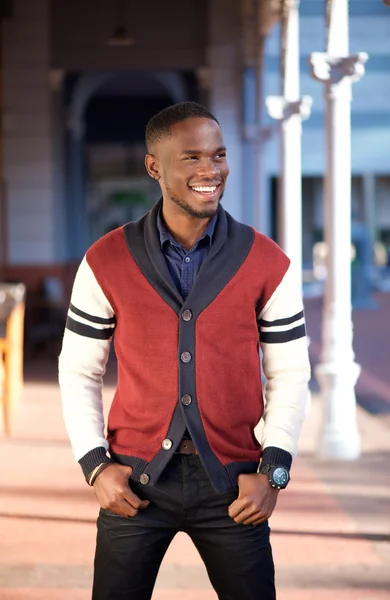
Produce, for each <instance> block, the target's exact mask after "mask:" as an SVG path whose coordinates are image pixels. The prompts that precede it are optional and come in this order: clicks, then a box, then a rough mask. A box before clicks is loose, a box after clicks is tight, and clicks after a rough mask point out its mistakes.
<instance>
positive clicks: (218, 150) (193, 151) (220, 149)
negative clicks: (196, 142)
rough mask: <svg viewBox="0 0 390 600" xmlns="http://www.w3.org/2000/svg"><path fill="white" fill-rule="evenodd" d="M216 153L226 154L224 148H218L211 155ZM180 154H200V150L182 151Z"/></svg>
mask: <svg viewBox="0 0 390 600" xmlns="http://www.w3.org/2000/svg"><path fill="white" fill-rule="evenodd" d="M218 152H226V148H225V146H220V147H219V148H216V150H214V151H213V154H218ZM182 154H202V150H183V151H182Z"/></svg>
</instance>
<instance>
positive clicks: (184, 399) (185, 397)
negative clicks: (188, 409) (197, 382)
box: [181, 394, 192, 406]
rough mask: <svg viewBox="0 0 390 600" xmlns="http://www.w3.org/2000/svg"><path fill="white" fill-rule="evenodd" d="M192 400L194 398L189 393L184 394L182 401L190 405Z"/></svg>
mask: <svg viewBox="0 0 390 600" xmlns="http://www.w3.org/2000/svg"><path fill="white" fill-rule="evenodd" d="M191 402H192V398H191V396H190V395H189V394H184V396H182V397H181V403H182V404H184V406H189V405H190V404H191Z"/></svg>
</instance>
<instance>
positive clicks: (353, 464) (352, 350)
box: [0, 0, 390, 600]
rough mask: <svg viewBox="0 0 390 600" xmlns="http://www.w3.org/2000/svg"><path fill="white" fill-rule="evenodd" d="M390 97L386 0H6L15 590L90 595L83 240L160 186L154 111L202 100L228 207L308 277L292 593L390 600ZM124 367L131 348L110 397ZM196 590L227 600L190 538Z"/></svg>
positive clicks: (0, 107) (2, 540) (8, 591)
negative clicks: (83, 449) (64, 365)
mask: <svg viewBox="0 0 390 600" xmlns="http://www.w3.org/2000/svg"><path fill="white" fill-rule="evenodd" d="M351 89H352V97H351ZM351 98H352V102H351ZM389 98H390V2H388V1H386V0H385V1H384V0H350V1H349V2H348V1H347V0H301V2H298V1H297V0H197V2H181V1H179V0H169V1H166V2H161V1H158V0H149V2H147V3H146V2H144V3H142V2H133V1H131V0H83V1H81V2H80V1H76V0H0V111H1V120H0V358H1V360H0V399H1V402H0V405H1V407H2V416H1V417H0V425H1V428H0V455H1V457H2V459H3V460H2V461H0V465H1V466H0V481H1V484H0V531H1V532H2V535H1V536H0V598H2V599H18V598H23V599H24V598H37V599H38V598H39V599H40V600H41V599H42V600H44V599H45V598H53V599H59V600H61V598H65V597H66V598H67V599H70V600H73V599H76V598H77V599H78V598H80V599H81V598H88V597H89V595H88V587H89V585H90V577H91V564H92V556H93V541H94V518H95V513H96V506H95V501H94V498H93V495H92V493H91V490H90V489H89V488H86V486H85V484H84V482H83V480H82V475H81V471H80V472H79V467H78V466H77V464H75V463H74V461H73V458H72V455H71V452H70V449H69V444H68V441H67V437H66V433H65V431H64V427H63V424H62V419H61V407H60V400H59V393H58V387H57V384H56V376H57V375H56V368H57V357H58V353H59V351H60V347H61V337H62V333H63V328H64V323H65V318H66V312H67V306H68V302H69V297H70V292H71V286H72V282H73V278H74V275H75V272H76V269H77V267H78V264H79V263H80V261H81V259H82V257H83V255H84V253H85V251H86V249H87V248H88V247H89V246H90V245H91V244H92V243H93V242H94V241H95V240H96V239H98V238H99V237H101V236H102V235H104V234H105V233H107V232H108V231H110V230H111V229H113V228H115V227H118V226H119V225H121V224H123V223H125V222H127V221H130V220H135V219H138V218H139V217H140V216H142V215H143V214H144V213H145V212H146V211H147V210H148V209H149V208H150V207H151V206H152V205H153V203H154V202H155V201H156V200H157V199H158V197H159V188H158V187H157V185H156V183H155V182H154V181H152V180H151V179H150V178H149V177H148V176H147V174H146V171H145V168H144V156H145V144H144V131H145V126H146V123H147V121H148V120H149V119H150V117H151V116H152V115H153V114H155V113H156V112H158V111H159V110H161V109H162V108H164V107H166V106H168V105H171V104H173V103H176V102H181V101H186V100H193V101H197V102H200V103H202V104H204V105H205V106H206V107H208V108H209V109H210V110H211V111H212V112H213V113H214V114H215V115H216V117H217V118H218V119H219V121H220V123H221V126H222V129H223V133H224V138H225V143H226V146H227V150H228V160H229V164H230V169H231V174H230V177H229V183H228V187H227V191H226V193H225V195H224V199H223V203H224V206H225V208H226V210H227V211H228V212H230V213H231V214H232V215H233V216H234V217H235V218H236V219H238V220H240V221H243V222H245V223H247V224H249V225H252V226H253V227H255V228H256V229H258V230H259V231H261V232H262V233H265V234H266V235H268V236H270V237H272V238H273V239H274V240H276V241H277V242H278V243H279V244H280V245H281V246H282V248H283V249H284V250H285V251H286V252H287V254H288V255H289V256H291V258H292V259H293V261H294V262H295V264H296V266H297V272H298V273H299V275H300V276H301V278H302V289H303V294H304V302H305V309H306V316H307V323H308V334H309V351H310V357H311V360H312V364H313V379H312V382H311V392H312V400H311V405H310V409H309V410H308V418H307V422H306V424H305V428H304V433H303V436H302V442H301V452H300V455H299V458H298V459H297V461H296V463H295V464H296V466H295V467H294V469H295V470H294V474H293V480H294V479H295V484H294V482H293V484H294V485H293V484H292V485H290V488H289V489H288V490H286V493H285V494H283V496H282V497H281V500H280V508H279V510H278V511H277V513H275V516H274V517H273V522H272V523H271V525H273V529H274V541H273V543H274V552H275V557H276V562H277V565H280V569H279V570H278V578H279V579H278V586H279V587H280V596H279V597H280V599H281V600H293V599H299V600H305V599H306V598H313V599H315V600H321V599H328V598H331V595H333V596H334V595H335V594H336V595H337V598H338V599H339V600H344V599H345V600H347V599H348V598H352V597H354V598H359V599H360V598H362V599H367V600H375V599H382V598H390V539H389V535H390V474H389V467H388V465H389V459H390V435H389V434H390V368H389V367H390V364H389V363H390V101H389ZM351 304H352V307H353V311H352V316H351ZM115 377H116V374H115V358H114V356H113V357H111V359H110V362H109V365H108V370H107V377H106V388H105V406H106V409H107V408H108V406H109V403H110V399H111V396H112V391H113V386H114V385H115ZM179 596H180V598H181V599H184V600H191V599H195V598H196V599H197V600H198V599H199V600H201V599H202V598H204V599H212V598H215V595H213V592H212V591H211V588H210V587H209V584H208V581H207V577H206V575H205V572H204V570H203V567H202V565H201V564H200V562H199V559H198V557H197V555H196V553H195V550H194V549H192V547H191V545H190V544H189V543H188V541H187V540H186V538H184V537H180V536H178V538H177V540H175V542H174V545H173V547H172V549H170V550H169V553H168V555H167V558H166V561H165V562H164V566H163V569H162V571H161V574H160V577H159V583H158V586H157V590H156V593H155V596H154V597H155V598H156V599H160V600H162V599H175V598H179Z"/></svg>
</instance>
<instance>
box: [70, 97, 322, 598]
mask: <svg viewBox="0 0 390 600" xmlns="http://www.w3.org/2000/svg"><path fill="white" fill-rule="evenodd" d="M146 144H147V150H148V154H147V156H146V159H145V164H146V169H147V172H148V174H149V175H150V176H151V177H153V178H154V179H156V180H157V181H158V182H159V184H160V187H161V192H162V199H161V200H160V201H159V202H158V203H157V204H156V205H155V206H154V207H153V208H152V210H151V211H150V212H149V213H148V214H147V215H146V216H144V217H143V218H142V219H141V220H140V221H138V222H136V223H129V224H127V225H125V226H124V227H120V228H119V229H116V230H114V231H112V232H110V233H108V234H107V235H106V236H104V237H103V238H102V239H100V240H99V241H97V242H96V243H95V244H94V245H93V246H92V247H91V248H90V249H89V250H88V252H87V254H86V256H85V257H84V259H83V261H82V263H81V265H80V268H79V271H78V273H77V276H76V279H75V283H74V288H73V292H72V298H71V304H70V309H69V315H68V320H67V325H66V330H65V335H64V341H63V348H62V352H61V356H60V360H59V367H60V385H61V390H62V397H63V410H64V418H65V422H66V427H67V430H68V433H69V436H70V439H71V443H72V447H73V451H74V454H75V457H76V459H77V460H78V461H79V463H80V465H81V467H82V470H83V472H84V475H85V477H86V480H87V482H88V483H89V484H90V485H93V487H94V490H95V494H96V497H97V500H98V502H99V504H100V506H101V510H100V514H99V518H98V522H97V528H98V534H97V547H96V555H95V574H94V585H93V600H111V599H112V600H114V599H115V600H146V599H149V598H151V595H152V592H153V587H154V583H155V579H156V576H157V572H158V569H159V567H160V564H161V561H162V559H163V556H164V554H165V552H166V550H167V548H168V546H169V544H170V542H171V541H172V539H173V537H174V536H175V534H176V533H177V532H178V531H179V530H181V531H185V532H186V533H188V535H189V536H190V537H191V539H192V540H193V542H194V544H195V545H196V547H197V549H198V550H199V553H200V555H201V557H202V559H203V561H204V563H205V565H206V567H207V570H208V574H209V577H210V580H211V583H212V585H213V586H214V588H215V590H216V592H217V595H218V597H219V598H220V600H255V599H256V600H260V599H261V600H271V599H274V598H275V587H274V566H273V560H272V553H271V548H270V541H269V527H268V522H267V520H268V518H269V517H270V516H271V514H272V512H273V510H274V508H275V505H276V501H277V497H278V494H279V489H281V488H284V487H286V485H287V483H288V480H289V470H290V467H291V462H292V458H293V456H294V454H295V453H296V446H297V440H298V437H299V433H300V429H301V424H302V421H303V418H304V413H305V405H306V399H307V384H308V380H309V377H310V374H309V371H310V369H309V362H308V355H307V345H306V340H305V326H304V318H303V310H302V301H301V296H300V290H299V289H298V287H297V285H296V282H295V280H294V274H293V271H292V269H291V267H290V262H289V259H288V258H287V257H286V256H285V255H284V254H283V252H282V251H281V250H280V248H279V247H278V246H277V245H276V244H275V243H274V242H272V241H271V240H269V239H268V238H266V237H265V236H263V235H261V234H259V233H257V232H255V231H254V230H253V229H252V228H250V227H248V226H246V225H242V224H240V223H238V222H236V221H235V220H234V219H233V218H232V217H231V216H230V215H229V214H228V213H226V212H225V211H224V209H223V208H222V206H221V205H220V201H221V199H222V195H223V192H224V189H225V185H226V180H227V177H228V174H229V168H228V165H227V160H226V148H225V145H224V142H223V137H222V132H221V128H220V126H219V124H218V121H217V119H216V118H215V117H214V116H213V115H212V114H210V113H209V112H208V111H207V110H206V109H204V108H203V107H201V106H200V105H198V104H195V103H192V102H184V103H180V104H177V105H174V106H171V107H168V108H167V109H165V110H163V111H162V112H160V113H158V114H157V115H155V116H154V117H153V118H152V119H151V120H150V122H149V123H148V126H147V129H146ZM114 332H115V351H116V356H117V360H118V384H117V388H116V392H115V396H114V399H113V403H112V406H111V409H110V414H109V417H108V428H107V438H105V436H104V419H103V412H102V397H101V388H102V377H103V375H104V371H105V365H106V361H107V356H108V352H109V345H110V340H111V338H112V336H113V334H114ZM260 346H261V349H262V352H263V371H264V375H265V377H266V378H267V383H266V388H265V409H264V411H263V406H264V403H263V395H262V386H261V375H260V361H259V349H260ZM262 416H263V417H264V421H265V425H264V428H263V433H262V440H261V445H260V443H259V442H258V441H257V439H256V437H255V434H254V429H255V427H256V426H257V424H258V422H259V421H260V419H261V417H262ZM108 453H109V455H108ZM260 459H261V464H260Z"/></svg>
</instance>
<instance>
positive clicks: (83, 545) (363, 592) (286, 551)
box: [0, 297, 390, 600]
mask: <svg viewBox="0 0 390 600" xmlns="http://www.w3.org/2000/svg"><path fill="white" fill-rule="evenodd" d="M389 298H390V297H389ZM386 302H387V298H386ZM386 306H387V305H386ZM388 307H389V315H390V302H389V303H388ZM316 310H317V309H316V306H315V305H313V306H311V307H310V308H309V311H308V312H309V313H310V314H309V315H308V317H309V321H312V322H313V324H314V325H316V323H317V321H318V318H317V317H316ZM381 318H382V319H383V314H382V317H381V316H380V314H379V316H378V315H374V313H372V312H370V313H367V312H362V313H361V317H359V322H360V326H358V327H355V337H356V332H357V331H361V330H363V333H359V334H358V335H359V336H362V335H365V336H366V338H365V340H362V338H361V337H359V339H358V340H357V345H358V347H359V348H360V347H361V348H363V349H364V348H366V355H367V354H370V352H372V354H374V355H375V356H376V362H375V364H374V366H375V367H377V366H378V364H377V363H379V362H380V363H381V365H382V367H381V368H378V369H376V370H375V369H372V368H371V370H370V364H371V362H372V359H371V357H366V358H365V357H364V353H361V354H360V357H359V360H360V361H361V362H362V363H363V366H364V369H365V370H366V371H367V373H368V375H369V377H370V376H371V377H373V378H374V379H375V380H376V381H379V382H381V384H383V385H382V387H381V386H380V385H378V388H377V390H378V401H379V400H380V401H381V402H385V397H386V393H387V392H388V391H389V390H390V381H389V376H388V374H387V371H385V368H384V367H385V366H386V365H387V364H388V358H389V356H390V353H387V355H386V354H384V355H383V347H384V346H386V345H387V346H388V345H389V339H390V336H389V335H388V336H387V337H385V336H384V334H383V329H384V328H385V327H387V331H388V332H389V328H390V317H389V319H385V321H382V328H381V331H380V332H379V333H378V336H379V338H378V339H380V340H381V343H382V353H381V352H380V351H379V350H380V348H379V349H378V348H376V347H375V348H372V347H371V345H370V344H371V340H370V335H373V333H372V330H371V329H370V327H369V320H370V319H371V320H372V321H375V320H376V325H375V327H378V324H379V321H380V320H381ZM383 323H384V325H383ZM372 326H374V325H372ZM359 327H360V329H359ZM312 329H313V332H314V327H313V328H312ZM365 329H367V330H369V331H364V330H365ZM312 335H313V341H314V343H316V336H315V334H314V333H313V334H312ZM359 340H360V341H359ZM363 341H364V343H363ZM317 343H318V342H317ZM359 352H360V350H359ZM382 355H383V356H382ZM386 356H387V358H385V357H386ZM379 357H381V358H380V360H379ZM370 361H371V362H370ZM387 369H388V366H387ZM53 372H54V368H53V365H52V367H51V369H50V368H48V367H47V368H45V370H44V371H43V372H39V371H36V372H35V373H34V371H28V381H27V384H26V388H25V393H24V396H23V399H22V400H21V403H20V405H19V407H18V410H17V411H16V414H15V418H14V421H13V436H12V439H10V440H5V439H4V438H2V437H1V433H0V482H1V483H0V599H1V600H30V599H31V600H49V599H50V600H65V599H66V600H87V599H88V598H90V591H89V590H90V585H91V575H92V571H91V564H92V559H93V552H94V538H95V518H96V513H97V505H96V501H95V498H94V495H93V490H91V489H90V488H88V487H87V486H86V484H85V483H84V481H83V478H82V475H81V471H80V469H79V467H78V465H77V464H75V462H74V460H73V457H72V455H71V451H70V448H69V444H68V441H67V437H66V433H65V431H64V427H63V423H62V417H61V408H60V399H59V392H58V388H57V386H56V384H55V382H54V381H53V377H52V375H53ZM34 374H35V376H36V377H35V379H36V381H34V377H33V375H34ZM45 380H46V381H45ZM109 382H111V380H110V379H109ZM379 391H380V392H386V393H382V396H381V395H380V394H379ZM111 395H112V387H111V386H108V387H107V388H106V390H105V396H106V402H105V403H106V405H108V403H109V399H110V397H111ZM372 412H373V413H375V412H376V413H377V414H370V413H368V412H367V411H366V410H364V409H363V408H360V407H359V408H358V418H359V426H360V430H361V434H362V443H363V454H362V457H361V459H360V460H359V461H356V462H351V463H349V462H345V463H344V462H342V463H337V465H334V464H330V463H326V462H321V461H318V460H317V459H316V458H315V448H316V443H317V439H318V432H319V427H320V421H321V406H320V400H319V397H318V396H317V395H316V394H314V395H313V400H312V408H311V411H310V415H309V417H308V419H307V421H306V423H305V427H304V432H303V435H302V438H301V448H300V454H299V457H298V459H297V460H296V461H295V463H294V468H293V472H292V478H293V481H292V482H291V484H290V486H289V488H288V489H287V490H286V491H285V492H283V493H281V495H280V500H279V503H278V507H277V510H276V512H275V514H274V516H273V517H272V520H271V527H272V532H273V533H272V543H273V549H274V555H275V562H276V565H277V587H278V600H309V599H310V600H335V599H337V600H349V599H353V600H385V598H386V599H387V600H389V598H390V469H389V464H390V423H389V421H388V420H387V419H386V418H383V417H384V416H385V415H384V412H382V413H381V414H379V413H380V411H374V410H373V411H372ZM0 431H1V430H0ZM153 599H154V600H179V599H180V600H215V599H216V595H215V593H214V592H213V590H212V589H211V588H210V585H209V582H208V579H207V575H206V572H205V569H204V567H203V565H202V564H201V562H200V559H199V557H198V554H197V552H196V550H195V549H194V547H193V546H192V544H191V542H190V540H189V539H188V538H187V537H186V536H185V535H184V534H183V535H178V536H177V537H176V538H175V540H174V542H173V544H172V545H171V547H170V549H169V550H168V553H167V555H166V557H165V560H164V563H163V565H162V568H161V571H160V574H159V577H158V582H157V586H156V590H155V593H154V595H153Z"/></svg>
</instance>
